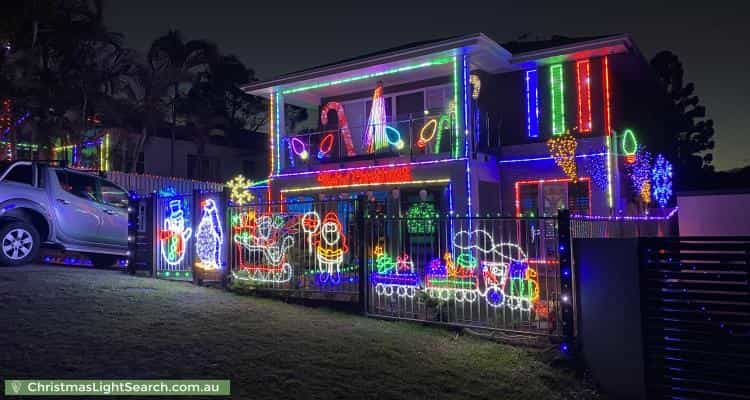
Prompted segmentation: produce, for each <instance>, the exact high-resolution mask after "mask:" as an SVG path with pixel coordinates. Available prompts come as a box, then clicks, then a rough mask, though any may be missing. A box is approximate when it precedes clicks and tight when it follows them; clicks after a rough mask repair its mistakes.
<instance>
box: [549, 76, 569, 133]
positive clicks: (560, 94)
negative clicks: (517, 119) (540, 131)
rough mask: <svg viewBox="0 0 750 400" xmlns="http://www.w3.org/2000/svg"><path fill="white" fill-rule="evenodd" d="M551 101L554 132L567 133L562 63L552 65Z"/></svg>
mask: <svg viewBox="0 0 750 400" xmlns="http://www.w3.org/2000/svg"><path fill="white" fill-rule="evenodd" d="M549 71H550V102H551V109H552V134H553V135H563V134H565V132H566V130H565V95H564V89H563V87H564V86H565V81H564V80H563V66H562V64H555V65H553V66H551V67H550V70H549Z"/></svg>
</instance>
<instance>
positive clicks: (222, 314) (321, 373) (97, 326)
mask: <svg viewBox="0 0 750 400" xmlns="http://www.w3.org/2000/svg"><path fill="white" fill-rule="evenodd" d="M0 376H2V377H3V378H6V377H8V378H24V377H28V378H32V377H34V378H121V379H122V378H150V379H155V378H171V379H177V378H206V379H231V381H232V394H233V397H234V398H239V399H249V398H274V399H276V398H408V399H415V398H473V399H484V398H492V399H535V400H541V399H555V398H572V397H580V392H581V390H582V389H581V385H580V383H579V382H578V381H577V380H576V379H575V378H574V377H573V376H572V374H571V373H569V372H566V371H562V370H559V369H555V368H553V367H550V366H549V365H547V364H546V363H544V362H542V361H540V357H539V356H538V355H537V353H535V352H533V351H531V350H525V349H521V348H515V347H511V346H505V345H500V344H497V343H492V342H489V341H485V340H480V339H476V338H473V337H467V336H463V335H461V336H458V337H457V335H456V333H455V332H452V331H449V330H446V329H441V328H430V327H425V326H421V325H418V324H413V323H401V322H390V321H380V320H376V319H369V318H364V317H360V316H356V315H350V314H346V313H343V312H336V311H331V310H326V309H315V308H309V307H302V306H298V305H289V304H285V303H283V302H281V301H278V300H272V299H262V298H256V297H250V296H241V295H236V294H232V293H229V292H225V291H222V290H219V289H212V288H204V287H196V286H193V285H191V284H187V283H177V282H167V281H159V280H155V279H150V278H145V277H131V276H128V275H125V274H121V273H119V272H114V271H100V270H87V269H73V268H67V267H48V266H33V267H24V268H0Z"/></svg>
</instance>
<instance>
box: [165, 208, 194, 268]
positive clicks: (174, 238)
mask: <svg viewBox="0 0 750 400" xmlns="http://www.w3.org/2000/svg"><path fill="white" fill-rule="evenodd" d="M167 211H168V212H169V215H168V216H167V217H166V218H164V227H163V228H162V230H161V231H160V232H159V241H160V242H161V256H162V259H163V260H164V262H166V263H167V264H168V265H170V266H176V265H179V264H180V263H182V261H183V260H184V259H185V253H186V251H185V249H186V247H187V243H188V240H190V236H191V235H192V233H193V229H192V228H190V227H189V226H186V225H187V224H186V221H185V213H184V211H183V207H182V200H181V199H175V200H171V201H170V202H169V208H168V209H167Z"/></svg>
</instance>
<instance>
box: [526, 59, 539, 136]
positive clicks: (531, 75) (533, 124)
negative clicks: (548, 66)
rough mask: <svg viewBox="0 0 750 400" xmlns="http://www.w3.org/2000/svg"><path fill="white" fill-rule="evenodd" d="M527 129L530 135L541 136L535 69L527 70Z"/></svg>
mask: <svg viewBox="0 0 750 400" xmlns="http://www.w3.org/2000/svg"><path fill="white" fill-rule="evenodd" d="M526 131H527V132H528V134H529V137H532V138H537V137H539V89H538V85H537V75H536V70H535V69H532V70H529V71H526Z"/></svg>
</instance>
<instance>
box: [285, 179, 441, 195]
mask: <svg viewBox="0 0 750 400" xmlns="http://www.w3.org/2000/svg"><path fill="white" fill-rule="evenodd" d="M450 181H451V180H450V179H425V180H415V181H408V182H376V183H352V184H348V185H333V186H305V187H298V188H291V189H281V192H282V193H299V192H310V191H322V190H328V189H355V188H366V187H373V186H382V185H387V184H393V183H398V184H399V186H404V185H430V184H444V183H450Z"/></svg>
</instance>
